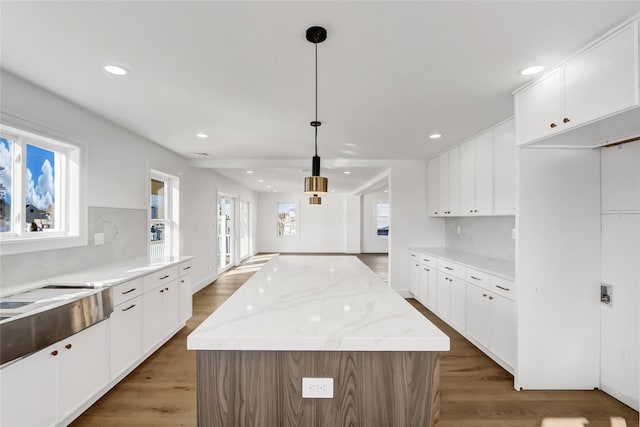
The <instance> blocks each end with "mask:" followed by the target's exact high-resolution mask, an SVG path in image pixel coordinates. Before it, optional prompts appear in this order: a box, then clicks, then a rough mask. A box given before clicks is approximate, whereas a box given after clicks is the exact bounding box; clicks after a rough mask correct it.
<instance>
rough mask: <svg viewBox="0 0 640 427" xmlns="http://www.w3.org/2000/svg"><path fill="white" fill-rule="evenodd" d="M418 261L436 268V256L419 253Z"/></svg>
mask: <svg viewBox="0 0 640 427" xmlns="http://www.w3.org/2000/svg"><path fill="white" fill-rule="evenodd" d="M419 257H420V258H419V261H420V264H422V265H424V266H428V267H433V268H436V264H437V262H436V260H437V258H436V257H434V256H433V255H425V254H421V255H419Z"/></svg>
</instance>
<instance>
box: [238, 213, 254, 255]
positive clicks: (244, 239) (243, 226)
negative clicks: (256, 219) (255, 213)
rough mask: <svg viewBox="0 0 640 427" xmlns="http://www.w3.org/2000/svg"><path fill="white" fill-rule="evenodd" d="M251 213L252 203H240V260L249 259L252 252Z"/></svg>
mask: <svg viewBox="0 0 640 427" xmlns="http://www.w3.org/2000/svg"><path fill="white" fill-rule="evenodd" d="M250 211H251V203H249V202H245V201H240V259H244V258H246V257H248V256H249V252H250V250H251V248H250V246H249V244H250V242H251V240H250V239H251V236H250V234H249V230H250V228H249V227H250V225H249V224H250V222H249V221H250Z"/></svg>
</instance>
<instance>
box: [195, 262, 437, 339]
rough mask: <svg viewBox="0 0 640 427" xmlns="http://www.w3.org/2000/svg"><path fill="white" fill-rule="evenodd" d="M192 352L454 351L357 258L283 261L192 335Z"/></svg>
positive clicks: (258, 275) (267, 269)
mask: <svg viewBox="0 0 640 427" xmlns="http://www.w3.org/2000/svg"><path fill="white" fill-rule="evenodd" d="M187 348H189V349H190V350H283V351H448V350H449V337H447V336H446V335H445V334H444V333H443V332H442V331H440V330H439V329H438V328H437V327H436V326H435V325H434V324H433V323H431V322H430V321H429V320H427V319H426V318H425V317H424V316H423V315H422V314H420V313H419V312H418V311H417V310H416V309H415V308H413V306H411V305H410V304H409V303H408V302H406V301H405V300H404V299H403V298H402V297H401V296H400V295H398V294H397V293H396V292H395V291H394V290H393V289H391V288H390V287H389V286H388V285H387V284H386V283H384V282H383V281H382V280H381V279H380V278H379V277H378V276H377V275H376V274H375V273H374V272H373V271H371V269H369V268H368V267H367V266H366V265H364V264H363V263H362V262H361V261H360V260H359V259H357V258H356V257H342V256H341V257H336V256H276V257H273V258H272V259H271V260H270V261H269V262H268V263H267V264H266V265H265V266H264V267H262V268H261V269H260V270H259V271H258V272H257V273H256V274H255V275H254V276H253V277H251V278H250V279H249V280H248V281H247V282H246V283H245V284H244V285H243V286H242V287H241V288H240V289H238V290H237V291H236V292H235V293H234V294H233V295H232V296H231V297H230V298H229V299H228V300H227V301H225V302H224V303H223V304H222V305H221V306H220V307H219V308H218V309H217V310H216V311H215V312H214V313H213V314H211V316H209V318H207V319H206V320H205V321H204V322H203V323H202V324H200V326H199V327H198V328H197V329H196V330H195V331H193V332H192V333H191V334H190V335H189V337H188V338H187Z"/></svg>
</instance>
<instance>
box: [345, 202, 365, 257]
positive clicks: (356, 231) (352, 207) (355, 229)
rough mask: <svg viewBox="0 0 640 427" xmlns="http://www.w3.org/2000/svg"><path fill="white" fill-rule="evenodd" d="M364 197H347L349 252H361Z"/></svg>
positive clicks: (347, 244)
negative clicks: (361, 221) (361, 219)
mask: <svg viewBox="0 0 640 427" xmlns="http://www.w3.org/2000/svg"><path fill="white" fill-rule="evenodd" d="M361 199H362V197H361V196H348V197H347V243H346V246H347V253H349V254H359V253H360V252H361V244H360V240H361V234H360V231H361V230H360V228H361V227H360V218H361V215H362V200H361Z"/></svg>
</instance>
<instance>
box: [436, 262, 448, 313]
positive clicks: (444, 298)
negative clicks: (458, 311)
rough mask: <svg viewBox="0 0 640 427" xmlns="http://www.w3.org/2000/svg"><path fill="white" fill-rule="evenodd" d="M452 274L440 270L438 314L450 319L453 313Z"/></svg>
mask: <svg viewBox="0 0 640 427" xmlns="http://www.w3.org/2000/svg"><path fill="white" fill-rule="evenodd" d="M450 283H451V276H449V275H447V274H444V273H441V272H438V292H437V294H438V313H437V314H438V316H440V317H441V318H442V319H445V320H448V319H449V316H450V315H451V284H450Z"/></svg>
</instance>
